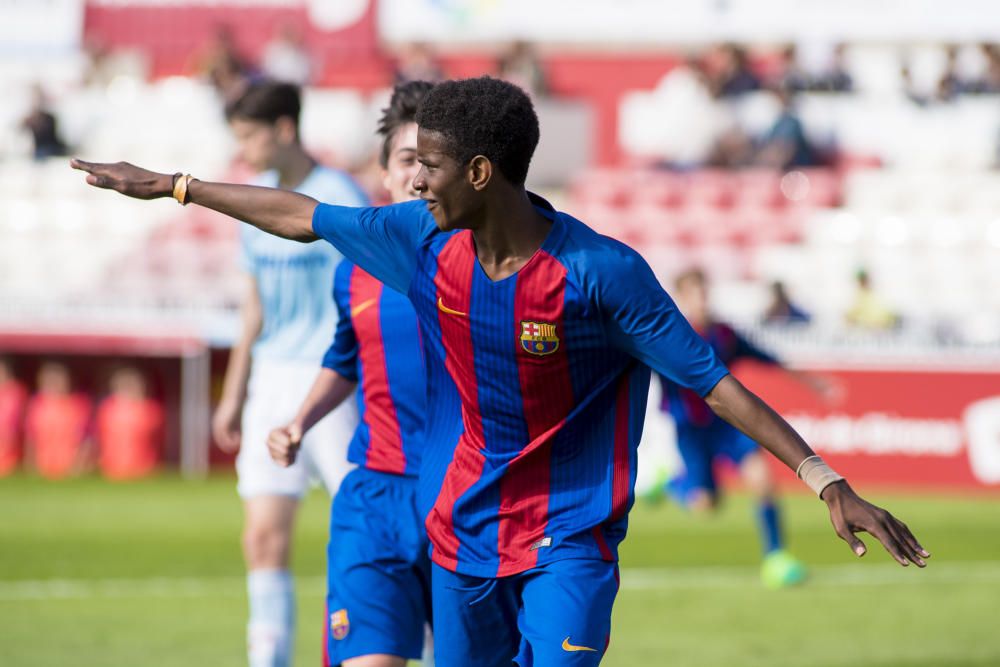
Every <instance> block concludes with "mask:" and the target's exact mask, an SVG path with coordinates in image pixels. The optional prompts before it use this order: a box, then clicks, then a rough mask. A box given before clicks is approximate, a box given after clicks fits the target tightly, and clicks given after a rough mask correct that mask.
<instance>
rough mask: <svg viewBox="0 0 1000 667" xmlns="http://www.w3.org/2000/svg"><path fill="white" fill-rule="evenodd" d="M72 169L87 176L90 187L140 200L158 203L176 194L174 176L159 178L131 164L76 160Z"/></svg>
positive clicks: (160, 175) (168, 175)
mask: <svg viewBox="0 0 1000 667" xmlns="http://www.w3.org/2000/svg"><path fill="white" fill-rule="evenodd" d="M69 166H71V167H73V168H74V169H79V170H80V171H85V172H87V183H88V184H89V185H93V186H94V187H96V188H102V189H104V190H114V191H116V192H120V193H122V194H123V195H126V196H128V197H135V198H136V199H157V198H159V197H169V196H171V195H172V194H173V187H174V177H173V174H158V173H156V172H155V171H149V170H148V169H143V168H142V167H137V166H135V165H134V164H129V163H128V162H114V163H101V162H84V161H83V160H79V159H76V158H74V159H72V160H70V162H69Z"/></svg>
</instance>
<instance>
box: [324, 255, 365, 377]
mask: <svg viewBox="0 0 1000 667" xmlns="http://www.w3.org/2000/svg"><path fill="white" fill-rule="evenodd" d="M353 268H354V267H353V265H352V264H351V263H350V262H348V261H346V260H345V261H343V262H341V263H340V264H339V265H338V266H337V271H336V273H335V274H334V279H333V300H334V302H335V303H336V304H337V313H338V315H339V318H338V319H337V328H336V330H335V331H334V333H333V342H332V343H330V347H329V348H328V349H327V351H326V354H325V355H323V368H329V369H330V370H331V371H334V372H335V373H337V374H338V375H340V376H342V377H344V378H346V379H348V380H350V381H352V382H357V381H358V339H357V336H355V334H354V324H353V323H352V322H351V271H352V269H353Z"/></svg>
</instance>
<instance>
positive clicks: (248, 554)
mask: <svg viewBox="0 0 1000 667" xmlns="http://www.w3.org/2000/svg"><path fill="white" fill-rule="evenodd" d="M300 108H301V101H300V96H299V91H298V89H297V88H295V87H294V86H292V85H289V84H280V83H259V84H254V85H252V86H251V87H250V88H249V89H248V90H247V91H246V92H245V93H244V94H243V95H242V96H240V97H239V98H237V99H236V100H235V101H233V102H232V103H231V104H230V105H229V106H228V107H227V109H226V115H227V118H228V119H229V124H230V127H231V129H232V131H233V134H234V136H235V137H236V140H237V142H238V143H239V148H240V154H241V156H242V158H243V160H244V161H245V162H246V163H247V164H249V165H250V166H251V167H252V168H253V169H255V170H257V171H259V172H262V173H261V175H260V176H259V177H258V178H257V179H256V181H255V182H256V183H257V184H258V185H262V186H267V187H272V188H280V189H282V190H287V191H289V192H292V191H294V192H298V193H302V194H303V195H305V196H309V197H315V198H318V199H321V200H323V201H332V202H339V203H342V204H345V205H352V206H357V205H362V204H365V203H367V202H366V198H365V196H364V195H363V194H362V192H361V191H360V189H359V188H358V187H357V185H355V183H354V182H353V181H352V180H351V179H350V178H349V177H348V176H347V175H346V174H343V173H341V172H339V171H336V170H333V169H329V168H326V167H323V166H321V165H319V164H317V162H316V160H314V159H313V158H312V156H310V155H309V154H308V153H307V152H306V151H305V149H304V148H303V147H302V144H301V142H300V141H299V126H298V123H299V111H300ZM240 241H241V246H242V259H241V261H242V265H243V269H244V271H245V272H246V276H247V277H246V284H247V287H246V296H245V300H244V303H243V307H242V320H243V326H242V332H241V334H240V338H239V340H238V341H237V343H236V345H235V346H234V347H233V351H232V354H231V356H230V360H229V366H228V368H227V369H226V379H225V386H224V389H223V395H222V400H221V402H220V403H219V407H218V410H217V412H216V414H215V416H214V418H213V432H214V434H215V438H216V441H217V442H218V443H219V446H220V447H221V448H222V449H224V450H226V451H233V450H235V449H237V448H239V455H238V457H237V459H236V471H237V474H238V475H239V484H238V487H237V489H238V491H239V494H240V497H241V498H242V499H243V508H244V517H245V520H244V521H245V522H244V530H243V554H244V557H245V559H246V564H247V571H248V574H247V594H248V599H249V605H250V618H249V622H248V624H247V652H248V658H249V662H250V665H251V667H279V666H283V665H288V664H290V663H291V660H292V658H291V654H292V646H293V644H294V630H295V617H294V612H295V599H294V589H293V585H292V578H291V575H290V572H289V569H288V566H289V547H290V541H291V536H292V525H293V521H294V518H295V513H296V509H297V507H298V503H299V500H300V498H301V497H302V495H303V493H304V492H305V491H306V489H307V488H308V484H309V479H310V477H314V478H318V479H319V480H320V481H321V482H322V484H323V485H324V486H325V487H326V489H327V491H329V492H330V493H331V494H332V493H334V492H336V489H337V486H338V485H339V484H340V480H341V479H342V478H343V476H344V475H345V474H346V473H347V471H348V470H349V466H348V464H347V462H346V460H345V454H346V450H347V443H348V441H349V440H350V437H351V433H353V432H354V428H355V426H356V424H357V412H356V408H355V406H354V403H353V401H347V402H345V404H344V405H343V406H341V407H340V408H339V409H338V410H336V411H334V412H333V413H332V414H331V415H330V416H328V417H327V418H325V419H324V420H323V421H321V422H320V423H319V424H317V425H316V426H315V427H314V428H313V429H312V432H311V433H310V434H309V437H308V438H306V439H305V440H304V441H303V452H302V455H301V456H299V460H298V462H297V463H296V464H295V465H294V466H291V467H289V468H281V467H280V466H278V465H276V464H275V463H274V461H272V460H271V457H270V456H269V455H268V451H267V435H268V432H269V431H270V429H271V428H272V427H273V426H274V425H275V424H280V423H284V422H287V421H288V420H290V419H291V418H292V417H293V416H294V415H295V411H296V410H297V408H298V406H299V404H300V403H301V402H302V399H303V398H305V395H306V393H307V391H308V389H309V385H310V383H311V382H312V379H313V376H314V375H315V372H316V364H318V363H319V361H320V359H322V357H323V353H324V351H325V350H326V345H327V337H328V333H327V332H329V331H332V330H333V328H334V326H335V325H336V321H337V312H336V307H335V306H334V304H333V301H332V299H331V298H330V293H329V285H330V284H331V283H332V281H333V273H334V269H335V268H336V266H337V264H338V263H339V262H340V260H341V259H342V256H341V254H340V253H339V252H337V251H336V250H335V249H334V248H333V247H332V246H329V245H327V244H317V245H312V246H306V245H302V244H299V243H290V242H289V241H286V240H284V239H279V238H276V237H274V236H272V235H269V234H265V233H263V232H261V231H259V230H257V229H254V228H252V227H245V228H243V229H242V230H241V239H240Z"/></svg>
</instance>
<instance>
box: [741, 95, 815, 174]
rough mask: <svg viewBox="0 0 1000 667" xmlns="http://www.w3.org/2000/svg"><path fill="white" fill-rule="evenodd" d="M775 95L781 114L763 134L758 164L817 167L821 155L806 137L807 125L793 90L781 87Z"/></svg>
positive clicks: (776, 167)
mask: <svg viewBox="0 0 1000 667" xmlns="http://www.w3.org/2000/svg"><path fill="white" fill-rule="evenodd" d="M775 95H776V96H777V97H778V100H779V101H780V102H781V113H780V114H779V115H778V118H777V119H776V120H775V121H774V125H772V126H771V129H770V130H768V131H767V134H765V135H764V138H763V140H762V142H761V145H760V148H759V150H758V151H757V157H756V159H755V160H754V161H755V163H756V164H757V165H759V166H763V167H771V168H773V169H781V170H788V169H791V168H792V167H814V166H816V165H817V164H819V158H818V156H817V154H816V150H815V149H814V148H813V146H812V145H811V144H810V143H809V140H808V139H807V138H806V131H805V128H804V126H803V125H802V121H801V120H800V119H799V117H798V115H797V114H796V112H795V108H794V105H793V101H792V96H791V94H790V92H789V91H787V90H784V89H778V90H777V91H775Z"/></svg>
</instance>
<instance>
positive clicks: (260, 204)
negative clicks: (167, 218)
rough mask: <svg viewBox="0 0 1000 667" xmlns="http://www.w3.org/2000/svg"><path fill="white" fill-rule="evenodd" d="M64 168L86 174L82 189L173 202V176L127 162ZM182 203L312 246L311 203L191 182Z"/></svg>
mask: <svg viewBox="0 0 1000 667" xmlns="http://www.w3.org/2000/svg"><path fill="white" fill-rule="evenodd" d="M70 166H71V167H73V168H74V169H79V170H80V171H85V172H87V183H89V184H90V185H93V186H94V187H97V188H103V189H105V190H114V191H115V192H120V193H121V194H123V195H125V196H127V197H134V198H135V199H159V198H161V197H170V196H173V191H174V175H173V174H159V173H156V172H154V171H149V170H147V169H142V168H141V167H136V166H135V165H133V164H129V163H128V162H116V163H113V164H103V163H98V162H84V161H83V160H72V161H70ZM186 201H187V202H190V203H194V204H198V205H199V206H204V207H205V208H210V209H212V210H213V211H219V212H220V213H224V214H226V215H228V216H230V217H233V218H236V219H237V220H242V221H243V222H246V223H249V224H251V225H253V226H254V227H257V228H259V229H261V230H263V231H265V232H268V233H269V234H274V235H275V236H281V237H283V238H286V239H293V240H296V241H315V240H316V238H317V236H316V234H315V232H313V227H312V217H313V211H315V210H316V205H317V203H318V202H317V201H316V200H315V199H313V198H311V197H306V196H305V195H301V194H298V193H296V192H289V191H287V190H277V189H273V188H260V187H255V186H252V185H235V184H232V183H208V182H205V181H198V180H192V181H191V182H190V183H189V184H188V188H187V199H186Z"/></svg>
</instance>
